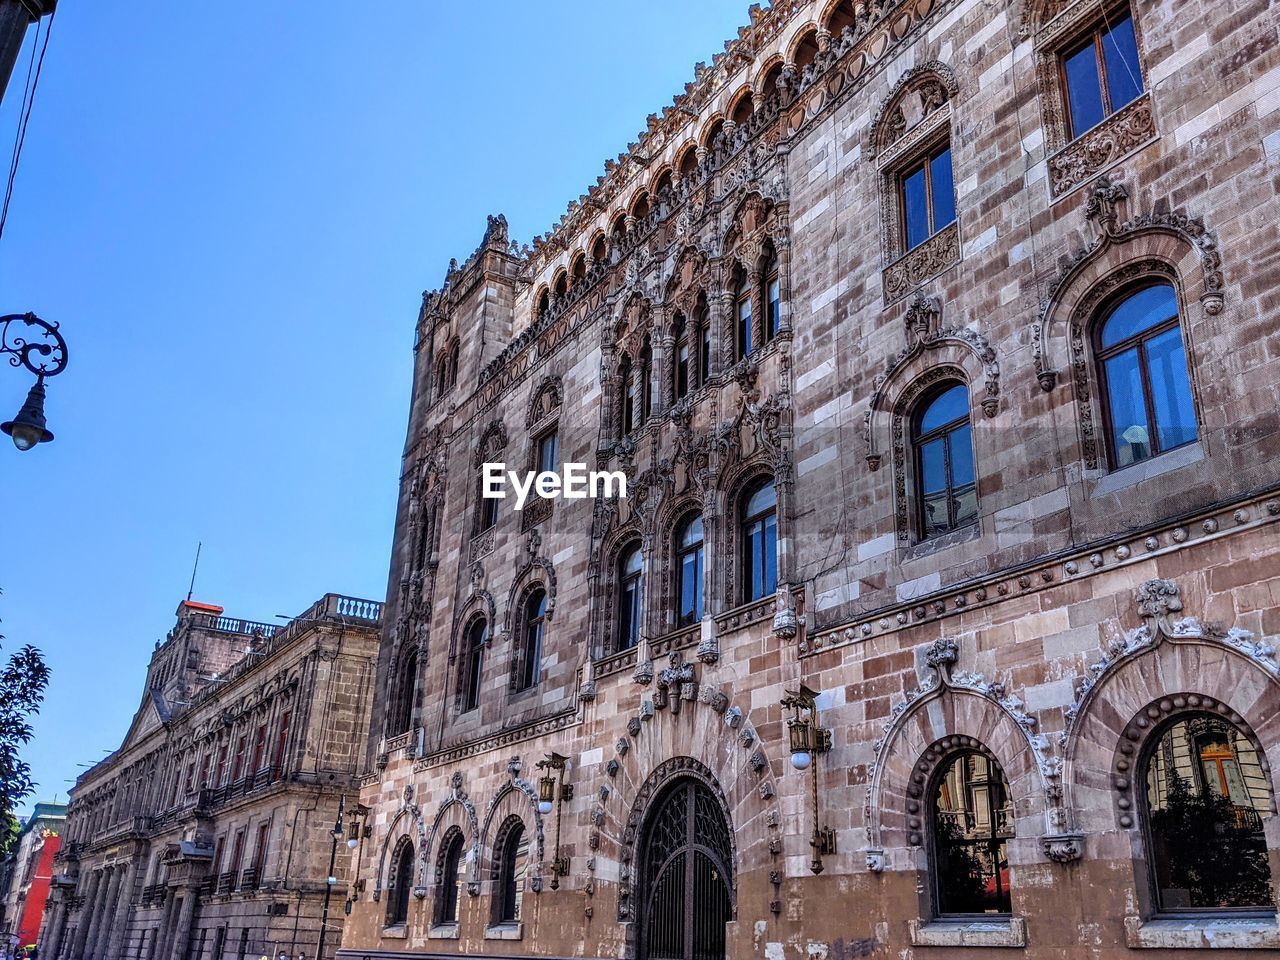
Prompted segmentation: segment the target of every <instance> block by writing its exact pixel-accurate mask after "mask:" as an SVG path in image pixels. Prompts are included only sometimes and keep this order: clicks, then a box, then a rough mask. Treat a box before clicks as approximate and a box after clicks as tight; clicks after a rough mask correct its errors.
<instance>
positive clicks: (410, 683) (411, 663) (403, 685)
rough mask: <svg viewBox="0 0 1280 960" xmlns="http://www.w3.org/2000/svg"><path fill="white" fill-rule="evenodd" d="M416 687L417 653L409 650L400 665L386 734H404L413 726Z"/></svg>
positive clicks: (414, 650) (415, 650)
mask: <svg viewBox="0 0 1280 960" xmlns="http://www.w3.org/2000/svg"><path fill="white" fill-rule="evenodd" d="M417 685H418V651H417V649H416V648H415V649H411V650H410V651H409V652H408V653H407V654H406V655H405V658H404V662H403V663H402V664H401V665H400V673H399V675H398V676H397V678H396V687H395V694H394V698H393V700H392V714H391V722H390V723H388V724H387V733H388V734H389V735H391V736H395V735H397V734H401V733H404V732H405V731H406V730H408V729H409V728H410V727H411V726H413V708H414V696H415V694H416V693H417Z"/></svg>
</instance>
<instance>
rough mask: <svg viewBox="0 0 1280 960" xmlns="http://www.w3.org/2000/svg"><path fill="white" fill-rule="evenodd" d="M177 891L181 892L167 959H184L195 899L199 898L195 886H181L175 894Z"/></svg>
mask: <svg viewBox="0 0 1280 960" xmlns="http://www.w3.org/2000/svg"><path fill="white" fill-rule="evenodd" d="M178 893H180V894H182V897H181V900H180V903H181V906H180V907H179V908H178V926H177V928H176V929H175V930H174V932H173V939H172V941H171V942H170V945H169V960H186V957H187V953H188V952H189V951H188V941H190V939H191V921H192V920H193V919H194V918H195V915H196V901H197V900H198V899H199V897H198V896H197V895H196V894H197V891H196V888H195V887H183V888H181V889H179V890H178V891H177V893H175V896H177V894H178Z"/></svg>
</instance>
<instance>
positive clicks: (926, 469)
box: [920, 437, 947, 494]
mask: <svg viewBox="0 0 1280 960" xmlns="http://www.w3.org/2000/svg"><path fill="white" fill-rule="evenodd" d="M946 447H947V441H946V438H945V437H937V438H936V439H934V440H930V441H929V442H928V443H926V444H924V445H923V446H922V447H921V448H920V489H921V491H922V492H923V493H925V494H932V493H938V492H940V491H944V490H946V489H947V450H946Z"/></svg>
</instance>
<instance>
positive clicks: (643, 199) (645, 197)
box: [631, 190, 649, 220]
mask: <svg viewBox="0 0 1280 960" xmlns="http://www.w3.org/2000/svg"><path fill="white" fill-rule="evenodd" d="M631 215H632V216H633V217H635V218H636V219H637V220H643V219H644V218H645V217H647V216H649V194H647V193H645V192H644V191H643V190H642V191H640V194H639V196H637V197H636V199H635V202H634V203H633V204H632V205H631Z"/></svg>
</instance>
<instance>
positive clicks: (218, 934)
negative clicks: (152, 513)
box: [41, 594, 381, 960]
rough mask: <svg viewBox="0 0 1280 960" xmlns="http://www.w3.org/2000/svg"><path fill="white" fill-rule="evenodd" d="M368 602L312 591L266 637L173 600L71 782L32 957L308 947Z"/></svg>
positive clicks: (330, 934) (368, 654)
mask: <svg viewBox="0 0 1280 960" xmlns="http://www.w3.org/2000/svg"><path fill="white" fill-rule="evenodd" d="M380 614H381V604H380V603H377V602H374V601H369V600H356V599H353V598H351V597H343V596H338V595H336V594H326V595H325V596H324V597H322V598H321V599H320V600H318V601H317V602H316V603H314V604H313V605H312V606H311V607H310V608H308V609H307V611H306V612H305V613H303V614H301V615H300V616H299V617H296V618H294V619H293V620H291V621H289V622H288V623H287V624H286V625H283V626H274V625H271V624H266V623H254V622H251V621H247V620H240V619H236V618H233V617H228V616H224V615H223V609H222V607H218V606H214V605H211V604H206V603H197V602H194V601H191V600H186V601H184V602H183V603H181V604H180V605H179V606H178V610H177V623H176V625H175V626H174V628H173V629H172V630H171V631H170V632H169V635H168V636H167V638H166V639H165V640H164V642H163V643H159V644H157V645H156V649H155V652H154V654H153V655H152V657H151V662H150V664H149V666H148V669H147V676H146V684H145V687H144V690H143V694H142V702H141V704H140V705H139V707H138V712H137V714H136V715H135V716H134V719H133V723H132V724H131V726H130V728H129V731H128V733H127V734H126V735H125V737H124V740H123V742H122V743H121V745H120V747H119V749H117V750H116V751H115V752H114V753H112V754H111V755H110V756H108V757H107V758H106V759H104V760H103V761H101V762H100V763H98V764H97V765H96V766H94V767H92V768H91V769H89V770H86V771H85V772H84V773H83V774H82V775H81V776H80V778H79V779H78V780H77V781H76V785H75V787H74V789H73V791H72V794H71V802H70V805H69V809H68V815H67V834H66V839H67V842H66V844H65V845H64V846H63V849H62V851H61V852H60V854H59V856H58V859H57V861H56V864H57V867H56V876H55V878H54V893H53V895H52V896H51V898H50V904H49V908H48V910H47V911H46V914H45V931H44V935H43V937H42V940H41V956H42V957H44V958H48V960H53V958H57V957H65V958H68V960H123V958H126V957H127V958H129V960H186V958H188V957H190V958H193V960H194V958H200V957H219V958H222V957H226V958H233V957H234V958H237V960H245V958H246V957H250V958H254V960H256V958H258V957H261V956H263V955H268V956H271V957H275V956H277V954H278V952H279V951H280V950H285V951H286V952H288V954H289V956H290V957H297V956H298V955H299V954H300V953H305V954H306V955H307V956H309V957H314V958H316V960H323V957H331V956H332V955H333V950H334V948H335V947H336V943H337V935H338V931H340V930H341V923H342V919H343V918H342V914H341V911H340V910H333V911H332V912H331V913H330V915H329V921H328V922H329V927H327V928H326V930H327V938H328V946H326V947H325V950H324V952H323V955H321V952H320V951H319V949H318V947H319V943H320V930H321V919H322V915H323V914H324V912H325V910H326V908H327V906H328V900H329V898H328V897H327V895H326V894H327V891H329V890H330V886H329V884H327V883H326V878H327V877H329V876H330V875H331V872H332V871H333V870H334V869H335V867H334V866H333V865H332V863H333V861H331V857H336V856H338V855H340V857H341V859H340V861H338V862H339V869H341V868H343V867H345V864H346V861H347V860H348V859H349V857H348V851H347V847H346V846H345V844H343V843H341V842H339V840H338V839H337V838H335V837H334V831H335V824H337V823H339V822H340V820H339V818H340V816H341V812H342V807H343V805H344V804H345V803H346V802H350V801H354V792H353V789H352V785H353V776H354V774H355V773H356V770H357V767H358V765H359V763H360V759H361V749H362V741H363V737H362V731H364V730H365V729H366V728H367V727H368V724H369V707H370V701H371V693H372V684H373V678H374V667H375V658H376V651H377V636H378V629H377V628H378V623H379V617H380Z"/></svg>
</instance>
